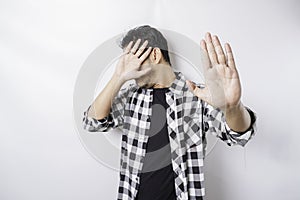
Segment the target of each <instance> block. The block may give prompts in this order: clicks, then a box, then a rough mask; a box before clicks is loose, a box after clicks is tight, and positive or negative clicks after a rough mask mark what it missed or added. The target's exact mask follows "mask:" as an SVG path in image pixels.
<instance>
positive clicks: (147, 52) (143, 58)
mask: <svg viewBox="0 0 300 200" xmlns="http://www.w3.org/2000/svg"><path fill="white" fill-rule="evenodd" d="M151 50H152V47H149V48H148V49H147V51H145V52H144V53H143V54H142V56H141V57H140V58H139V59H140V61H141V63H142V62H143V61H144V60H145V59H146V58H147V57H148V55H149V54H150V52H151Z"/></svg>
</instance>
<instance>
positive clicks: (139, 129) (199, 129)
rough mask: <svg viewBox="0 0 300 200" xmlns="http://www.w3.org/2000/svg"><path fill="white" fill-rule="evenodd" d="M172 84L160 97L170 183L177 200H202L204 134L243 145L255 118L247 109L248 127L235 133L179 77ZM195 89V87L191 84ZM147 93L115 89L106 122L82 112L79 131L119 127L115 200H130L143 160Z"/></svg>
mask: <svg viewBox="0 0 300 200" xmlns="http://www.w3.org/2000/svg"><path fill="white" fill-rule="evenodd" d="M175 74H176V79H175V80H174V82H173V83H172V85H171V86H170V88H169V91H167V93H166V101H167V104H168V105H169V106H168V108H167V113H166V116H167V123H168V134H169V139H170V147H171V158H172V167H173V171H174V172H175V174H176V177H175V191H176V196H177V200H200V199H203V198H204V195H205V187H204V174H203V171H204V170H203V160H204V157H205V149H206V137H205V135H206V134H207V133H212V134H214V135H215V136H216V137H218V138H220V139H221V140H222V141H224V142H226V144H228V145H229V146H231V145H241V146H245V144H246V143H247V142H248V141H249V140H250V139H251V138H252V136H253V135H254V134H255V132H256V123H255V121H256V114H255V113H254V112H252V111H251V110H250V109H249V108H247V110H248V111H249V113H250V115H251V120H252V124H251V126H250V128H249V129H248V130H247V131H245V132H243V133H237V132H234V131H232V130H231V129H230V128H229V126H228V125H227V123H226V121H225V117H224V114H223V112H221V111H220V110H219V109H215V108H213V107H212V106H211V105H209V104H207V103H206V102H204V101H202V100H200V99H199V98H198V97H197V96H195V95H193V93H192V92H190V91H189V90H188V87H187V85H186V83H185V80H186V79H185V77H184V76H183V74H182V73H181V72H175ZM197 86H199V87H201V86H202V85H201V84H197ZM152 99H153V89H146V88H140V87H138V85H136V84H130V85H129V87H127V88H125V89H121V90H120V91H119V93H118V95H117V96H116V97H115V99H114V101H113V104H112V106H111V110H110V113H109V115H108V116H107V117H105V118H103V119H100V120H97V119H94V118H90V117H88V116H87V111H88V110H89V109H90V106H89V107H88V109H87V110H86V111H85V112H84V117H83V121H82V122H83V128H84V129H85V130H88V131H90V132H107V131H109V130H110V129H113V128H116V127H122V129H123V133H122V142H121V161H120V182H119V188H118V200H134V199H135V197H136V194H137V190H138V186H139V180H140V174H141V171H142V166H143V159H144V156H145V154H146V144H147V140H148V136H147V134H146V131H147V130H149V129H150V116H151V113H152Z"/></svg>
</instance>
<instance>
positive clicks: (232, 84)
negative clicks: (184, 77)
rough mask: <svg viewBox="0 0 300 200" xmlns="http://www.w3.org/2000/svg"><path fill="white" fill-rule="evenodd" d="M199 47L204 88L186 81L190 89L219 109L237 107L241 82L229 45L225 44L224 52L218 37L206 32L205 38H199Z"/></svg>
mask: <svg viewBox="0 0 300 200" xmlns="http://www.w3.org/2000/svg"><path fill="white" fill-rule="evenodd" d="M201 49H202V50H203V61H204V62H203V64H204V66H203V68H204V77H205V88H203V89H202V88H198V87H197V86H196V85H195V84H194V83H193V82H191V81H187V84H188V86H189V88H190V90H191V91H192V92H193V93H194V94H195V95H196V96H198V97H199V98H201V99H203V100H204V101H206V102H207V103H209V104H210V105H212V106H214V107H218V108H220V109H221V110H224V109H230V108H234V107H237V106H238V105H239V104H240V99H241V83H240V79H239V75H238V72H237V69H236V65H235V62H234V57H233V53H232V50H231V47H230V45H229V44H228V43H226V44H225V50H226V54H225V53H224V51H223V48H222V46H221V44H220V41H219V39H218V37H217V36H216V35H214V36H213V37H211V34H210V33H209V32H207V33H206V35H205V40H201Z"/></svg>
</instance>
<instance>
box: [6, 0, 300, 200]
mask: <svg viewBox="0 0 300 200" xmlns="http://www.w3.org/2000/svg"><path fill="white" fill-rule="evenodd" d="M142 24H150V25H152V26H155V27H159V28H164V29H169V30H173V31H176V32H179V33H182V34H184V35H186V36H188V37H189V38H191V39H192V40H194V41H195V42H199V41H200V39H201V38H203V36H204V33H205V32H206V31H210V32H211V33H213V34H217V35H219V36H220V38H221V42H223V43H224V42H230V43H231V45H232V48H233V51H234V54H235V57H236V63H237V67H238V70H239V73H240V76H241V80H242V85H243V102H244V103H245V104H246V105H248V106H249V107H251V108H252V109H253V110H254V111H255V112H256V113H257V115H258V133H257V135H256V136H255V138H253V140H252V141H250V142H249V143H248V144H247V146H246V147H245V148H240V147H229V146H226V144H224V143H222V142H219V143H218V144H217V145H216V147H215V148H214V150H213V152H212V153H211V154H210V156H209V157H207V159H206V161H205V164H206V168H205V169H206V174H205V177H206V192H207V199H209V200H241V199H242V200H253V199H258V200H261V199H273V200H277V199H278V200H279V199H287V200H296V199H299V198H300V192H299V186H300V174H299V171H298V169H299V168H300V161H299V154H298V152H299V150H300V147H299V145H298V143H299V139H300V136H299V131H297V130H298V126H299V122H298V120H299V116H298V113H299V111H300V109H299V105H298V103H299V100H300V98H299V97H300V94H299V91H298V90H297V87H298V86H299V85H300V79H299V73H300V70H299V67H300V66H299V46H300V37H299V35H300V3H299V2H298V1H296V0H278V1H271V0H266V1H259V0H252V1H247V2H246V1H237V0H236V1H233V0H226V1H216V0H198V1H176V0H168V1H167V0H165V1H163V0H157V1H155V0H152V1H141V0H135V1H116V0H110V1H99V0H98V1H96V0H85V1H83V0H82V1H77V0H73V1H71V0H70V1H66V0H64V1H58V0H57V1H33V0H23V1H21V0H6V1H4V0H2V1H1V2H0V67H1V68H0V69H1V71H0V88H1V90H0V91H1V98H0V108H1V114H0V120H1V131H0V136H1V138H0V199H1V200H24V199H26V200H37V199H43V200H48V199H49V200H50V199H51V200H53V199H57V200H68V199H72V200H82V199H86V200H99V199H108V200H110V199H112V200H113V199H116V194H117V185H118V178H119V175H118V173H117V172H116V171H113V170H111V169H109V168H107V167H105V166H103V165H101V164H100V163H99V162H97V161H96V160H95V159H94V158H93V157H92V156H91V155H90V154H89V153H88V152H87V151H86V150H85V148H83V146H82V144H81V143H80V140H79V138H78V135H77V133H76V128H75V125H74V120H73V110H72V106H73V105H72V101H73V99H72V97H73V96H72V95H73V89H74V84H75V80H76V76H77V74H78V72H79V70H80V67H81V65H82V63H83V62H84V61H85V59H86V58H87V56H88V55H89V54H90V53H91V52H92V51H93V50H94V49H95V48H96V47H97V46H98V45H100V44H101V43H102V42H104V41H106V40H107V39H109V38H111V37H112V36H114V35H116V34H119V33H121V32H124V31H125V30H128V29H129V28H133V27H135V26H137V25H142Z"/></svg>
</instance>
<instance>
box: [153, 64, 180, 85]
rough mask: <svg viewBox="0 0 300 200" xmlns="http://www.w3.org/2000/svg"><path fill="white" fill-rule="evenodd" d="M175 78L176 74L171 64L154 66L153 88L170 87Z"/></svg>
mask: <svg viewBox="0 0 300 200" xmlns="http://www.w3.org/2000/svg"><path fill="white" fill-rule="evenodd" d="M175 78H176V75H175V73H174V71H173V69H172V68H171V66H170V65H167V64H158V65H155V66H153V76H152V82H153V83H154V84H153V88H168V87H170V86H171V85H172V83H173V81H174V80H175Z"/></svg>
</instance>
